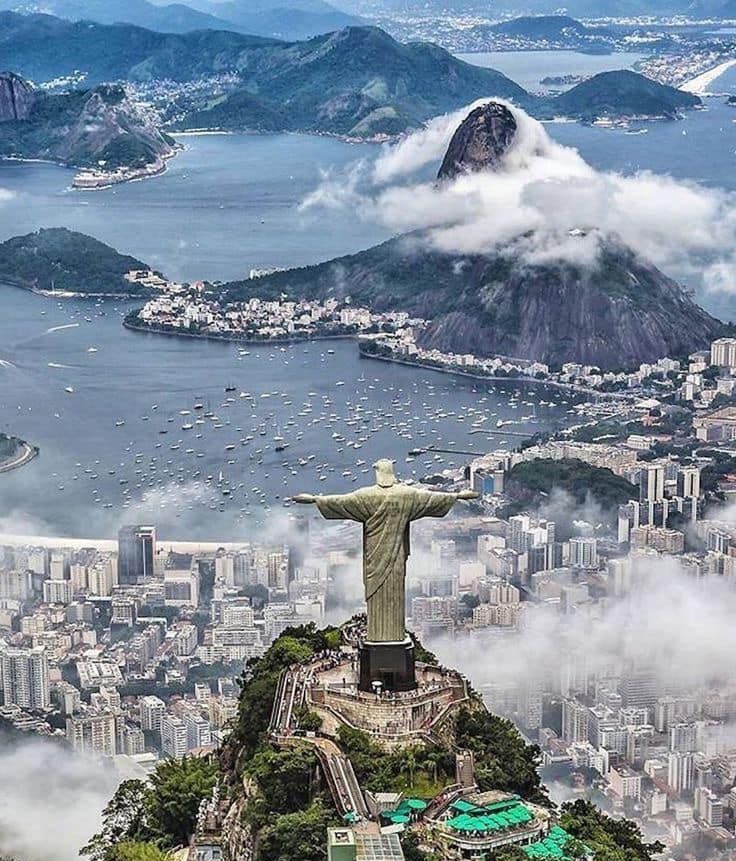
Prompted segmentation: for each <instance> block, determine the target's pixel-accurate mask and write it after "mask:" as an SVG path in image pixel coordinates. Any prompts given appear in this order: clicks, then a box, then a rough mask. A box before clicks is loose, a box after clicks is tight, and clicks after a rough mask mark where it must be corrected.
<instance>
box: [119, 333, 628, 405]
mask: <svg viewBox="0 0 736 861" xmlns="http://www.w3.org/2000/svg"><path fill="white" fill-rule="evenodd" d="M123 327H124V328H126V329H129V330H130V331H132V332H143V333H147V334H153V335H169V336H170V337H173V338H195V339H200V340H204V341H222V342H224V343H237V344H248V345H250V346H256V347H257V346H262V347H267V346H269V345H271V344H273V345H282V346H283V345H284V344H299V343H309V342H311V341H358V342H359V343H358V354H359V356H360V358H361V359H377V360H379V361H383V362H391V363H393V364H396V365H406V366H407V367H411V368H420V369H422V370H426V371H437V372H438V373H440V374H450V375H452V376H456V377H464V378H466V379H471V380H476V381H479V382H492V383H519V384H521V385H525V384H527V383H533V384H535V385H539V386H547V387H548V388H554V389H560V390H562V391H568V392H572V393H574V394H577V395H584V396H586V397H591V396H592V397H595V398H601V399H611V400H627V399H628V398H629V397H630V396H629V395H627V394H625V393H621V392H600V391H598V390H597V389H588V388H585V387H583V386H576V385H573V384H572V383H560V382H558V381H557V380H548V379H544V380H538V379H536V378H535V377H527V376H524V375H520V376H518V377H502V376H498V375H495V374H493V375H492V374H470V373H468V372H467V371H462V370H460V369H455V368H451V367H437V366H435V365H430V364H427V363H425V362H418V361H411V360H409V359H400V358H398V357H394V356H379V355H374V354H372V353H368V352H366V351H365V350H364V349H363V348H362V347H361V346H360V335H358V334H355V335H311V336H309V337H302V338H267V339H255V338H242V337H238V336H236V335H213V334H202V333H199V332H177V331H172V330H170V329H161V328H158V327H155V326H147V325H144V324H140V323H134V322H131V321H130V320H129V319H128V318H127V317H126V318H124V319H123Z"/></svg>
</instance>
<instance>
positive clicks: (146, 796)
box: [0, 624, 659, 861]
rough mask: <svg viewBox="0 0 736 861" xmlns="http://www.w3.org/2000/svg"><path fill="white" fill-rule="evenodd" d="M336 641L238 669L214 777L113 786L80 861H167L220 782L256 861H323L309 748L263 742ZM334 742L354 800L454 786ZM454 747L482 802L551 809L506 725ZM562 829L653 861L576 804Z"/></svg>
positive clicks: (435, 762) (446, 756)
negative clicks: (282, 681)
mask: <svg viewBox="0 0 736 861" xmlns="http://www.w3.org/2000/svg"><path fill="white" fill-rule="evenodd" d="M338 637H339V632H338V630H337V629H334V628H332V629H326V630H323V631H320V630H318V629H317V628H316V627H315V626H314V625H313V624H310V625H307V626H302V627H298V628H290V629H288V630H286V631H285V632H284V633H283V634H282V635H281V636H280V637H279V638H278V639H277V640H276V641H275V642H274V643H273V644H272V645H271V647H270V648H269V649H268V650H267V652H266V653H265V655H264V656H263V657H262V658H260V659H258V660H255V661H252V662H251V664H250V665H249V667H248V672H247V674H246V677H244V678H243V680H242V682H241V685H242V691H241V696H240V705H239V712H238V716H237V719H236V721H235V725H234V727H233V730H232V732H231V735H230V737H229V739H228V741H227V742H226V745H225V748H224V750H223V752H222V755H221V757H220V768H219V770H218V769H217V767H216V766H215V765H214V763H212V762H211V761H210V760H208V759H195V758H192V757H185V758H184V759H183V760H181V761H178V762H177V761H174V760H167V761H165V762H162V763H160V764H159V765H158V766H157V768H156V771H155V772H154V774H153V776H152V777H151V779H150V781H147V782H143V781H139V780H128V781H125V782H123V783H122V784H121V785H120V787H119V788H118V790H117V792H116V793H115V795H114V796H113V798H112V800H111V801H110V803H109V804H108V805H107V807H106V808H105V810H104V811H103V816H102V820H103V824H102V829H101V830H100V832H99V833H98V834H96V835H95V836H94V837H93V838H92V839H91V840H90V842H89V843H88V845H87V846H85V847H84V849H83V850H82V854H83V855H86V856H88V857H89V859H90V861H168V858H169V856H168V855H167V854H166V853H167V852H168V851H169V850H171V849H174V848H175V847H177V846H185V845H187V843H188V841H189V839H190V837H191V835H192V832H193V831H194V828H195V824H196V815H197V811H198V809H199V806H200V803H201V801H202V800H203V799H205V798H209V797H210V796H211V793H212V789H213V788H214V786H215V783H216V781H217V780H218V777H222V778H224V779H225V782H227V783H228V784H229V789H228V791H229V792H230V793H231V797H232V799H233V800H235V801H239V802H244V803H242V806H241V808H240V814H239V815H240V817H241V822H242V824H243V825H244V826H245V827H246V828H247V829H250V832H251V833H252V834H253V836H254V840H255V845H256V847H257V858H258V861H324V857H325V839H326V829H327V828H328V827H331V826H335V825H338V824H340V819H339V817H338V816H337V813H336V811H335V810H334V807H333V805H332V802H331V799H330V797H329V794H328V792H327V789H326V786H325V784H324V781H323V780H322V776H321V773H320V766H319V759H318V757H317V754H316V751H315V749H314V747H313V746H311V745H310V743H309V741H308V740H301V741H300V740H297V739H294V740H293V743H292V744H290V745H289V746H287V747H275V746H273V745H272V744H271V743H270V741H269V740H268V738H267V735H266V730H267V727H268V722H269V716H270V712H271V706H272V703H273V699H274V696H275V693H276V686H277V683H278V678H279V674H280V673H281V672H282V670H284V669H285V668H287V667H289V666H290V665H291V664H294V663H296V662H299V661H304V660H307V659H309V658H310V657H311V656H313V655H315V654H317V653H318V652H320V651H322V650H325V649H329V648H333V647H334V646H335V645H336V644H337V638H338ZM478 706H479V704H478ZM307 713H308V712H307ZM337 742H338V744H339V746H340V748H341V749H342V751H343V752H344V753H345V755H346V756H348V757H349V758H350V760H351V762H352V765H353V767H354V769H355V773H356V775H357V778H358V780H359V782H360V784H361V786H362V787H363V789H367V790H373V791H392V790H393V791H400V792H403V793H404V794H405V795H409V794H413V795H417V796H420V797H425V798H431V797H433V796H434V795H436V794H437V793H438V792H440V791H441V789H442V788H444V787H445V786H447V785H448V784H450V783H453V782H454V779H455V754H454V749H450V748H449V747H444V746H441V745H435V746H426V745H425V746H422V745H416V746H413V747H409V748H405V749H403V750H397V751H391V752H390V751H386V750H384V749H383V748H381V746H380V745H379V744H377V743H376V742H375V741H374V740H373V739H372V738H371V737H370V736H369V735H368V734H367V733H364V732H362V731H360V730H355V729H351V728H349V727H341V728H340V729H339V730H338V733H337ZM455 747H456V748H457V749H467V750H471V751H472V752H473V754H474V755H475V763H476V777H477V780H478V785H479V788H480V790H481V791H486V790H490V789H500V790H504V791H507V792H513V793H517V794H518V795H520V796H521V797H522V798H524V799H526V800H528V801H530V802H533V803H538V804H544V805H549V803H550V802H549V799H548V797H547V794H546V790H545V789H544V786H543V785H542V784H541V781H540V777H539V774H538V772H537V766H538V763H539V750H538V748H537V747H535V746H530V745H527V744H526V743H525V742H524V740H523V738H522V737H521V735H520V734H519V732H518V730H517V729H516V728H515V727H514V725H513V724H512V723H511V722H510V721H508V720H506V719H503V718H499V717H496V716H495V715H492V714H489V713H488V712H487V711H485V709H483V708H480V707H477V708H465V709H463V710H462V711H461V712H460V713H459V715H458V716H457V719H456V722H455ZM243 786H245V787H246V790H247V793H246V795H245V797H243V795H242V792H243ZM561 824H562V826H563V827H564V828H565V829H566V830H567V831H568V832H569V833H570V834H571V835H572V837H573V838H574V839H575V841H576V845H577V842H578V841H579V842H580V843H581V844H582V843H585V845H587V846H589V847H591V848H592V849H593V850H594V852H595V857H596V859H597V861H652V855H653V854H654V853H656V852H657V851H659V847H658V845H657V844H645V843H644V842H643V841H642V838H641V834H640V833H639V831H638V829H637V828H636V826H635V825H633V824H632V823H630V822H626V821H614V820H612V819H610V818H609V817H607V816H605V815H604V814H602V813H601V812H600V811H598V810H597V809H596V808H594V807H593V806H592V805H589V804H587V803H586V802H581V801H579V802H576V803H575V804H574V805H565V807H564V808H563V815H562V821H561ZM402 843H403V845H404V850H405V854H406V858H407V861H441V859H439V858H438V857H437V856H436V855H434V854H433V853H432V851H427V850H426V849H424V848H422V845H421V840H420V839H417V836H416V835H414V834H413V833H412V832H408V833H406V834H404V835H403V837H402ZM524 857H526V856H524ZM0 861H2V859H0ZM493 861H522V856H521V855H519V853H518V852H517V851H516V850H515V849H514V848H510V849H504V850H503V851H502V852H501V853H500V854H499V855H497V856H493Z"/></svg>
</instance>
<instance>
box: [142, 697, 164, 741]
mask: <svg viewBox="0 0 736 861" xmlns="http://www.w3.org/2000/svg"><path fill="white" fill-rule="evenodd" d="M139 708H140V715H141V729H144V730H147V731H149V732H150V731H158V730H160V729H161V720H162V718H163V716H164V712H165V711H166V705H165V703H164V701H163V700H160V699H159V698H158V697H154V696H146V697H141V699H140V703H139Z"/></svg>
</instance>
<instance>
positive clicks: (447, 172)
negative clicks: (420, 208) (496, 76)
mask: <svg viewBox="0 0 736 861" xmlns="http://www.w3.org/2000/svg"><path fill="white" fill-rule="evenodd" d="M515 135H516V120H515V119H514V115H513V114H512V113H511V111H510V110H509V109H508V108H507V107H506V106H505V105H502V104H500V103H499V102H488V104H486V105H482V106H481V107H479V108H476V109H475V110H474V111H471V113H470V114H469V115H468V116H467V117H466V118H465V119H464V120H463V121H462V123H460V125H459V126H458V128H457V131H456V132H455V134H454V135H453V136H452V140H451V141H450V146H449V147H448V148H447V152H446V154H445V158H444V160H443V162H442V166H441V167H440V170H439V173H438V174H437V179H440V180H442V179H455V177H456V176H458V174H461V173H468V172H471V171H476V170H486V169H488V168H496V167H498V165H499V163H500V161H501V158H502V157H503V155H504V153H506V151H507V150H508V148H509V147H510V146H511V144H512V143H513V140H514V137H515Z"/></svg>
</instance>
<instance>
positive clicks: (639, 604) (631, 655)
mask: <svg viewBox="0 0 736 861" xmlns="http://www.w3.org/2000/svg"><path fill="white" fill-rule="evenodd" d="M632 581H633V583H632V589H631V592H630V593H629V594H628V595H627V596H626V597H625V598H623V599H621V600H615V601H599V602H597V603H595V604H588V605H586V604H583V605H580V606H579V608H578V609H577V611H574V612H571V613H568V614H563V613H561V612H559V610H558V607H557V606H554V605H553V606H545V605H540V604H527V605H526V606H525V610H526V612H525V614H524V621H523V624H522V630H520V631H519V632H509V633H508V634H507V635H499V631H498V629H495V630H493V629H489V630H488V631H484V632H482V633H479V634H478V636H476V637H473V638H470V639H463V640H462V641H452V640H449V639H440V640H437V641H436V642H433V643H432V644H431V647H432V649H433V650H434V651H436V652H437V654H438V656H439V657H440V659H441V660H442V662H443V663H445V664H447V665H449V666H456V667H458V669H460V670H461V671H462V672H463V673H465V674H466V675H467V676H468V677H469V678H470V679H471V681H472V683H473V684H474V685H475V686H476V687H477V688H478V689H479V690H481V691H482V689H483V686H484V685H489V684H496V683H501V684H511V683H513V682H514V681H515V680H518V679H525V680H528V681H534V680H537V681H546V682H549V681H550V680H554V679H560V677H561V674H562V673H563V672H564V668H565V667H569V666H574V665H577V666H578V667H579V668H582V665H583V663H584V664H585V671H586V672H587V673H593V672H598V673H601V674H605V672H606V671H607V670H611V672H612V674H613V675H615V674H616V671H617V669H619V668H621V667H622V666H623V665H624V664H626V663H631V664H632V665H634V666H639V667H646V668H649V669H652V670H654V671H655V673H656V675H657V678H658V679H659V680H660V681H661V683H662V685H663V686H664V685H667V686H672V687H674V688H675V689H687V688H692V687H695V688H698V687H700V686H705V685H707V684H709V683H715V682H721V683H722V682H723V681H724V680H727V679H733V677H734V667H733V659H732V657H731V656H732V650H733V649H734V648H736V628H734V625H733V618H734V614H735V613H736V590H733V589H729V588H728V586H727V584H726V583H724V581H723V579H722V578H721V579H716V578H711V579H709V580H707V582H704V581H701V580H698V579H696V578H694V577H693V576H691V575H690V574H688V573H686V572H685V571H684V570H683V568H682V566H681V564H680V563H679V562H678V561H677V560H676V559H674V558H672V557H670V558H664V557H662V558H656V557H648V556H647V557H642V558H641V559H640V564H639V565H638V566H637V568H636V569H635V573H634V576H633V577H632Z"/></svg>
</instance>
